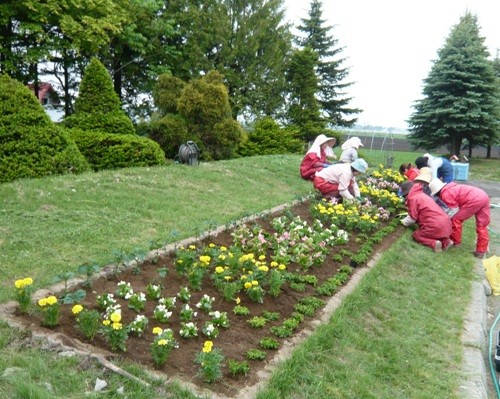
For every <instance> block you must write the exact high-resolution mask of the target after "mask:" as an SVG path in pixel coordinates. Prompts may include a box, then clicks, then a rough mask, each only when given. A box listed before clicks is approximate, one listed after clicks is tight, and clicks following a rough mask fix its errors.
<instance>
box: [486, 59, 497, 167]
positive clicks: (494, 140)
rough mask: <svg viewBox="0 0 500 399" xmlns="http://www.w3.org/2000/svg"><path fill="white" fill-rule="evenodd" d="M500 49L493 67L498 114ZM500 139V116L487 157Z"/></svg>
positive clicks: (489, 143) (488, 146) (489, 141)
mask: <svg viewBox="0 0 500 399" xmlns="http://www.w3.org/2000/svg"><path fill="white" fill-rule="evenodd" d="M499 52H500V50H497V54H496V56H495V59H494V60H493V69H494V72H495V78H496V81H497V83H496V86H497V88H498V89H499V90H498V93H497V115H500V56H499ZM499 140H500V117H499V118H498V120H497V123H496V129H495V131H494V134H493V136H491V137H490V139H489V140H488V143H487V144H488V145H487V151H486V158H491V147H492V146H494V145H496V144H498V142H499Z"/></svg>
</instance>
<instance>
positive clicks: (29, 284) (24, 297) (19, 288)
mask: <svg viewBox="0 0 500 399" xmlns="http://www.w3.org/2000/svg"><path fill="white" fill-rule="evenodd" d="M14 286H15V287H16V292H15V297H16V301H17V303H18V304H19V310H20V311H21V313H27V312H28V309H29V307H30V305H31V296H32V295H33V292H34V288H33V279H32V278H31V277H26V278H22V279H19V280H16V281H15V282H14Z"/></svg>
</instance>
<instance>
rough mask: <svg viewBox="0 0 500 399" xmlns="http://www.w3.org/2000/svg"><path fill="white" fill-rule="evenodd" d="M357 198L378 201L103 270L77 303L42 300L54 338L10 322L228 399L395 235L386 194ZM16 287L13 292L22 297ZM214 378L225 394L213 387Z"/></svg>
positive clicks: (77, 294)
mask: <svg viewBox="0 0 500 399" xmlns="http://www.w3.org/2000/svg"><path fill="white" fill-rule="evenodd" d="M374 178H375V179H376V178H377V177H374ZM382 178H384V177H383V176H382ZM393 188H395V189H397V185H396V186H395V187H393ZM362 190H363V192H364V193H365V195H368V194H369V193H370V192H371V191H372V190H378V191H377V196H376V198H374V199H372V200H373V201H374V204H372V200H369V199H365V200H364V201H363V202H362V203H351V204H347V203H346V204H332V203H330V202H326V201H308V202H304V203H302V204H299V205H296V206H294V207H290V208H288V209H286V210H284V211H283V212H281V213H280V214H277V215H268V216H266V217H263V218H261V219H258V220H255V221H253V222H248V223H246V224H243V225H240V226H233V228H231V229H227V230H226V231H224V232H222V233H220V234H218V235H217V236H215V237H210V238H206V239H204V240H203V241H200V242H197V243H194V244H193V245H190V246H187V247H178V248H176V249H175V251H173V252H172V253H169V254H167V255H165V256H158V257H152V258H151V259H149V260H147V261H145V262H143V263H140V264H138V265H136V266H134V267H132V268H127V269H126V270H124V271H119V270H118V268H111V269H110V273H109V274H108V276H107V277H106V278H99V279H97V280H95V281H93V282H92V284H91V285H89V286H87V287H84V286H82V287H81V290H80V291H72V292H65V293H54V294H55V295H57V296H58V302H57V308H58V322H57V323H55V324H57V326H54V322H53V320H51V323H50V324H48V323H47V322H46V321H45V319H44V316H45V317H46V315H44V314H43V312H40V311H39V312H36V313H33V314H26V313H23V314H20V315H19V316H20V317H21V318H22V319H23V320H24V322H25V323H27V324H28V325H29V324H31V325H32V323H33V322H34V321H35V323H37V325H40V328H43V327H42V326H45V329H46V330H48V331H57V332H60V333H62V334H65V335H66V336H68V337H72V338H75V339H78V340H80V341H82V342H86V343H89V344H92V345H93V346H95V347H99V348H102V349H104V350H110V351H112V353H114V354H116V355H118V356H123V357H125V358H127V359H129V360H131V361H134V362H138V363H140V364H143V365H144V366H145V367H150V368H155V369H156V370H157V371H161V372H164V373H166V375H168V376H169V377H172V376H177V377H179V378H181V379H182V380H188V381H190V382H192V383H194V384H197V385H199V386H202V387H204V388H209V389H211V390H213V391H215V392H218V393H222V394H225V395H228V396H234V394H235V393H236V392H237V391H238V390H239V389H241V388H242V387H243V386H245V385H251V384H253V383H255V382H256V381H257V380H258V376H257V371H258V370H260V369H261V368H263V367H264V366H265V364H266V362H268V361H269V360H270V359H272V357H273V356H274V355H275V354H276V350H278V349H279V348H280V347H282V346H283V344H284V343H285V342H286V341H287V340H289V339H290V338H291V337H293V336H296V335H297V334H298V333H299V332H300V331H301V330H302V329H304V328H306V327H307V326H308V322H310V321H311V320H313V319H314V317H315V315H316V314H317V312H318V309H320V308H322V307H323V306H324V304H325V302H326V301H327V300H328V299H329V298H331V296H332V295H335V293H336V292H337V291H338V290H339V288H340V287H341V286H342V285H343V284H345V283H346V282H347V281H348V280H349V278H350V276H351V273H352V272H353V270H354V269H353V267H352V266H358V265H363V264H366V262H367V261H368V260H369V258H370V256H371V255H372V254H373V252H374V251H375V250H377V249H380V248H382V247H383V246H387V245H390V243H391V241H392V240H393V239H396V238H397V236H398V235H399V232H398V231H395V230H396V229H397V220H395V219H394V218H391V217H390V214H391V213H392V214H393V213H394V212H395V211H396V209H397V207H398V206H400V205H401V201H400V200H399V199H398V198H397V196H395V195H394V192H393V191H390V190H389V191H387V190H386V189H385V188H378V187H376V183H370V185H363V186H362ZM381 190H382V191H381ZM380 201H386V204H387V205H386V206H387V207H385V208H384V207H381V206H379V203H380ZM375 203H376V205H375ZM20 281H22V282H23V283H21V282H19V284H16V287H18V286H19V287H20V288H19V287H18V288H17V289H18V290H19V289H27V288H28V287H31V283H30V284H28V285H27V284H26V280H25V279H23V280H20ZM18 294H19V292H18ZM18 297H22V296H19V295H18ZM50 298H51V300H50V304H49V305H50V306H54V305H55V303H54V300H53V299H54V297H53V296H51V297H50ZM23 300H24V301H25V300H26V299H25V298H24V297H23ZM64 302H67V303H64ZM42 303H43V306H42V305H41V304H38V306H39V307H41V308H42V310H43V309H44V308H45V307H46V305H47V304H48V301H47V300H43V301H42ZM96 315H97V316H96ZM47 327H52V328H51V329H50V330H49V329H48V328H47ZM221 378H222V379H224V381H225V382H226V383H224V384H213V382H214V381H217V380H218V379H221Z"/></svg>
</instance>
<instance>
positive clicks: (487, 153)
mask: <svg viewBox="0 0 500 399" xmlns="http://www.w3.org/2000/svg"><path fill="white" fill-rule="evenodd" d="M486 158H488V159H490V158H491V144H488V147H486Z"/></svg>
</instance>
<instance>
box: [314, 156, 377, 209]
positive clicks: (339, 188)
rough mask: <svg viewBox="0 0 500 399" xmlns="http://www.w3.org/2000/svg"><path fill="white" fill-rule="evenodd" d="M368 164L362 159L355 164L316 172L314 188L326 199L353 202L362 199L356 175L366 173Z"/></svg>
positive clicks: (344, 164)
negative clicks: (355, 199)
mask: <svg viewBox="0 0 500 399" xmlns="http://www.w3.org/2000/svg"><path fill="white" fill-rule="evenodd" d="M367 169H368V164H367V163H366V161H365V160H364V159H362V158H358V159H356V160H355V161H354V162H353V163H350V164H349V163H337V164H334V165H332V166H329V167H328V168H325V169H323V170H320V171H319V172H316V175H315V176H314V182H313V184H314V188H315V189H316V190H318V191H319V192H321V194H322V195H323V197H325V198H338V199H346V200H352V199H354V198H360V197H361V194H360V192H359V187H358V183H357V182H356V175H359V174H360V173H366V170H367Z"/></svg>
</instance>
